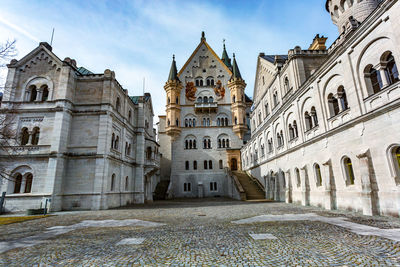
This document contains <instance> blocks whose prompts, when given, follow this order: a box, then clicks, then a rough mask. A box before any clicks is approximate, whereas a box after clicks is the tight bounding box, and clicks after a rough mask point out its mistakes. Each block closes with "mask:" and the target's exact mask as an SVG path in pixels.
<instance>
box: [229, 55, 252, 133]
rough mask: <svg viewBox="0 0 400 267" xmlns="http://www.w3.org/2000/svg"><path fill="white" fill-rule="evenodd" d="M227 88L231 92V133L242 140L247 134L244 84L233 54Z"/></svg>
mask: <svg viewBox="0 0 400 267" xmlns="http://www.w3.org/2000/svg"><path fill="white" fill-rule="evenodd" d="M228 87H229V90H230V92H231V101H232V105H231V112H232V121H233V132H234V133H235V134H236V135H237V136H239V138H240V139H243V137H244V135H245V134H246V132H247V126H246V96H245V92H244V90H245V88H246V83H245V81H244V80H243V79H242V76H241V74H240V71H239V66H238V64H237V62H236V58H235V54H233V64H232V77H231V79H230V80H229V82H228Z"/></svg>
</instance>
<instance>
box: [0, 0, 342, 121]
mask: <svg viewBox="0 0 400 267" xmlns="http://www.w3.org/2000/svg"><path fill="white" fill-rule="evenodd" d="M1 2H2V4H1V5H0V42H2V43H3V42H5V41H6V40H7V39H16V40H17V43H16V47H17V50H18V55H17V57H16V58H17V59H21V58H22V57H23V56H25V55H26V54H28V53H29V52H30V51H32V50H33V49H35V48H36V47H37V46H38V45H39V42H42V41H46V42H49V43H50V40H51V33H52V29H53V28H55V34H54V39H53V52H54V53H55V54H56V55H57V56H58V57H59V58H61V59H64V58H65V57H70V58H73V59H75V60H76V61H77V65H78V66H83V67H85V68H87V69H89V70H90V71H92V72H94V73H103V72H104V70H105V69H111V70H113V71H115V74H116V78H117V80H118V81H119V83H120V84H121V85H122V86H123V87H124V88H125V89H128V91H129V95H141V94H142V93H143V79H145V91H146V92H150V93H151V95H152V101H153V106H154V112H155V116H158V115H163V114H165V91H164V88H163V86H164V84H165V82H166V80H167V78H168V74H169V69H170V66H171V60H172V55H173V54H175V55H176V62H177V67H178V70H179V69H180V68H181V67H182V66H183V65H184V64H185V62H186V60H187V59H188V58H189V57H190V55H191V54H192V52H193V51H194V49H195V48H196V47H197V45H198V44H199V42H200V37H201V32H202V31H204V32H205V35H206V39H207V42H208V43H209V44H210V46H211V47H212V48H213V49H214V51H215V52H216V53H217V54H218V55H219V56H221V55H222V47H223V39H225V40H226V47H227V51H228V53H229V56H230V57H232V53H235V54H236V60H237V62H238V65H239V68H240V72H241V74H242V77H243V78H244V79H245V80H246V83H247V88H246V94H247V95H249V96H250V97H252V94H253V89H254V80H255V72H256V64H257V56H258V55H259V53H260V52H264V53H265V54H287V52H288V50H289V49H292V48H294V47H295V46H297V45H299V46H301V47H302V48H303V49H307V48H308V46H309V45H310V44H311V42H312V40H313V38H314V37H315V35H316V34H317V33H318V34H320V35H324V36H326V37H328V41H327V44H328V45H330V44H331V43H332V42H333V41H334V40H335V39H336V38H337V36H338V32H337V28H336V26H335V25H333V24H332V22H331V20H330V16H329V14H328V12H327V11H326V10H325V8H324V6H325V0H301V1H299V0H278V1H277V0H240V1H239V0H202V1H189V0H186V1H183V0H182V1H180V0H160V1H155V0H154V1H153V0H131V1H128V0H112V1H111V0H110V1H106V0H85V1H82V0H64V1H61V0H58V1H55V0H25V1H22V0H2V1H1ZM6 72H7V70H5V69H3V70H1V71H0V82H4V77H5V75H6ZM157 121H158V118H157V117H156V118H155V122H157Z"/></svg>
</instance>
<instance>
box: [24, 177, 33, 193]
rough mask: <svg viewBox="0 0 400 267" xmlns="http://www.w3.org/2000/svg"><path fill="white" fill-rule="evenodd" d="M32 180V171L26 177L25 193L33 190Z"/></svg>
mask: <svg viewBox="0 0 400 267" xmlns="http://www.w3.org/2000/svg"><path fill="white" fill-rule="evenodd" d="M32 180H33V175H32V173H28V175H26V178H25V190H24V193H30V192H31V191H32Z"/></svg>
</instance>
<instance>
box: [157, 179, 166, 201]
mask: <svg viewBox="0 0 400 267" xmlns="http://www.w3.org/2000/svg"><path fill="white" fill-rule="evenodd" d="M168 186H169V181H160V182H159V183H158V184H157V186H156V189H155V191H154V195H153V199H154V200H165V198H166V195H167V191H168Z"/></svg>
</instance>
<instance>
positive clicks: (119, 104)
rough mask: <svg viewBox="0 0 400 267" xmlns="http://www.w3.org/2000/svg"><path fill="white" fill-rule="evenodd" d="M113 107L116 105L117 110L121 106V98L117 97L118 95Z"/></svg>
mask: <svg viewBox="0 0 400 267" xmlns="http://www.w3.org/2000/svg"><path fill="white" fill-rule="evenodd" d="M115 107H116V109H117V111H118V112H119V110H120V108H121V100H120V99H119V97H117V102H116V104H115Z"/></svg>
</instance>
